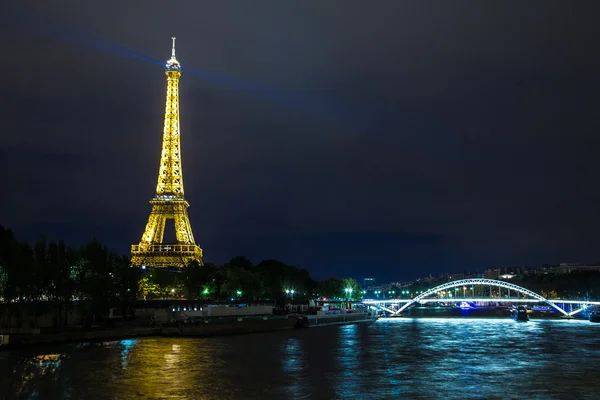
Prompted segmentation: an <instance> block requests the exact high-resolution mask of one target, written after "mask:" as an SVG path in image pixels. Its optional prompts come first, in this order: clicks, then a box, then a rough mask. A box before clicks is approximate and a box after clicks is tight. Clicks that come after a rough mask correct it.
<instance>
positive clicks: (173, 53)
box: [171, 36, 176, 58]
mask: <svg viewBox="0 0 600 400" xmlns="http://www.w3.org/2000/svg"><path fill="white" fill-rule="evenodd" d="M171 39H173V50H171V57H173V58H175V39H176V38H175V36H173V37H172V38H171Z"/></svg>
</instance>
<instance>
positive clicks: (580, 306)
mask: <svg viewBox="0 0 600 400" xmlns="http://www.w3.org/2000/svg"><path fill="white" fill-rule="evenodd" d="M476 285H477V286H489V287H490V296H489V297H485V296H484V297H475V296H474V295H473V296H471V297H467V296H466V289H467V288H466V287H467V286H470V288H469V291H471V293H473V294H474V290H473V287H474V286H476ZM460 287H462V288H463V296H462V297H459V296H452V292H450V294H448V296H447V297H442V298H440V297H436V298H430V296H432V295H439V294H440V293H442V294H443V293H444V292H445V291H447V290H448V289H453V288H460ZM492 287H496V288H499V294H498V296H497V297H493V296H492V290H491V288H492ZM501 289H506V290H507V294H508V296H505V297H502V291H501ZM456 290H458V289H456ZM511 291H513V292H514V293H519V294H520V295H522V297H512V298H511V297H510V295H511ZM527 296H528V297H529V298H527ZM431 301H436V302H462V301H467V302H469V301H471V302H485V301H488V302H502V303H545V304H547V305H548V306H550V307H552V308H554V309H555V310H557V311H558V312H560V313H562V314H563V315H564V316H566V317H570V316H573V315H575V314H577V313H579V312H581V311H583V310H585V309H586V308H587V307H589V306H591V305H595V306H598V305H600V301H587V300H563V299H560V300H555V299H553V300H549V299H546V298H545V297H543V296H540V295H539V294H537V293H535V292H532V291H531V290H528V289H525V288H524V287H521V286H518V285H515V284H512V283H509V282H504V281H498V280H495V279H485V278H472V279H461V280H458V281H452V282H447V283H444V284H442V285H439V286H436V287H434V288H432V289H429V290H427V291H425V292H423V293H421V294H419V295H418V296H415V297H414V298H412V299H387V300H374V299H370V300H363V304H368V305H373V306H375V307H378V308H381V309H382V310H384V311H387V312H389V313H390V314H396V315H397V314H400V313H401V312H402V311H404V310H406V309H407V308H408V307H410V306H411V305H413V304H417V303H426V302H431ZM389 304H396V305H398V306H400V305H401V304H402V305H401V306H400V307H399V308H397V309H392V308H390V307H389V306H388V305H389ZM559 304H561V305H563V307H560V306H559ZM567 305H568V307H569V308H570V311H566V310H565V308H566V307H565V306H567ZM573 305H575V306H576V307H575V310H573ZM394 308H395V307H394Z"/></svg>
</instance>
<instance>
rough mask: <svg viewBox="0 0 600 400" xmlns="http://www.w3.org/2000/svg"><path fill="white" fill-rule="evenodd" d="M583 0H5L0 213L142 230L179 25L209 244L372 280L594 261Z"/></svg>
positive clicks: (24, 234)
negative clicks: (167, 74)
mask: <svg viewBox="0 0 600 400" xmlns="http://www.w3.org/2000/svg"><path fill="white" fill-rule="evenodd" d="M50 3H51V4H50ZM84 3H85V4H86V5H84ZM492 3H493V4H492ZM595 3H597V2H594V1H590V2H583V1H582V2H565V1H539V2H534V1H532V2H500V1H498V2H491V1H474V2H461V1H439V2H429V1H400V0H393V1H383V0H379V1H375V2H368V1H349V0H344V1H342V0H339V1H322V0H319V1H302V2H300V1H296V2H292V1H290V2H286V1H252V2H250V1H214V2H199V1H197V0H193V1H192V0H190V1H177V2H166V1H159V0H144V1H114V0H110V1H107V0H104V1H101V2H100V1H99V2H81V1H75V0H71V1H67V0H62V1H53V2H40V1H23V0H19V1H13V2H4V4H3V5H2V6H0V50H1V52H2V56H0V77H1V78H0V116H1V123H2V127H1V128H0V129H1V135H0V178H1V179H2V191H1V193H2V195H1V196H0V225H5V226H7V227H10V228H12V229H13V230H14V231H15V232H16V234H17V235H18V237H19V238H21V239H24V240H35V239H36V237H37V236H38V235H40V234H46V235H47V236H48V237H49V238H63V239H65V240H66V241H67V242H69V243H71V244H81V243H84V242H86V241H88V240H89V239H90V238H91V237H92V236H96V237H98V238H99V239H101V240H102V241H104V242H105V243H107V244H108V245H109V246H111V247H114V248H116V249H117V250H119V251H122V252H129V249H130V245H131V244H134V243H135V244H137V243H138V242H139V240H140V237H141V234H142V231H143V228H144V226H145V224H146V221H147V218H148V215H149V212H150V205H149V204H148V201H149V200H150V199H151V198H152V197H153V195H154V191H155V187H156V179H157V173H158V162H159V156H160V148H161V136H162V124H163V117H164V115H163V112H164V101H165V87H166V83H165V82H166V81H165V78H166V77H165V75H164V71H163V68H162V66H161V64H163V63H164V61H165V60H166V59H167V58H169V56H170V47H171V36H177V58H178V59H179V61H180V62H181V63H182V65H183V68H184V69H183V75H182V77H181V81H180V100H181V129H182V146H183V177H184V185H185V190H186V198H187V200H188V201H189V202H190V204H191V207H190V208H189V210H188V211H189V215H190V220H191V223H192V228H193V231H194V235H195V238H196V241H197V242H198V244H199V245H200V247H202V248H203V249H204V254H205V261H208V262H215V263H222V262H225V261H226V260H228V259H229V258H230V257H232V256H235V255H245V256H247V257H249V258H250V259H251V260H253V261H255V262H258V261H260V260H262V259H267V258H276V259H280V260H282V261H284V262H287V263H289V264H293V265H296V266H298V267H302V268H307V269H308V270H309V271H311V273H312V274H313V276H314V277H316V278H325V277H328V276H330V275H338V276H339V275H350V276H354V277H356V278H359V279H361V278H363V277H365V276H374V277H376V278H378V279H379V280H380V281H389V280H403V279H409V278H414V277H418V276H423V275H427V274H429V273H439V272H444V271H448V272H454V271H461V270H464V269H466V270H476V269H477V270H479V271H482V270H483V269H485V268H489V267H497V266H501V265H531V264H538V263H558V262H594V261H598V260H600V248H599V246H598V244H599V236H600V235H599V233H598V232H599V228H600V187H599V185H598V175H599V171H600V167H599V166H598V163H599V160H598V158H599V157H598V156H599V154H600V139H599V138H600V112H599V109H600V104H599V103H600V102H599V100H598V93H599V92H600V78H599V71H600V55H599V54H600V53H599V51H598V50H599V47H598V43H600V37H599V36H600V35H599V30H600V28H599V27H598V21H597V15H598V11H599V10H598V8H600V7H598V6H597V5H596V4H595ZM586 4H587V5H589V7H587V8H586V6H585V5H586ZM168 5H171V8H167V6H168ZM594 6H595V9H592V7H594ZM157 61H158V62H157ZM169 237H174V234H171V235H167V239H168V238H169Z"/></svg>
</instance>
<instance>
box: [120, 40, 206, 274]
mask: <svg viewBox="0 0 600 400" xmlns="http://www.w3.org/2000/svg"><path fill="white" fill-rule="evenodd" d="M172 39H173V49H172V51H171V58H170V59H169V60H167V63H166V65H165V74H166V75H167V99H166V105H165V126H164V130H163V140H162V152H161V156H160V168H159V170H158V183H157V185H156V196H155V197H154V198H153V199H152V200H150V204H152V210H151V211H150V217H149V218H148V223H147V224H146V229H145V230H144V233H143V234H142V239H141V241H140V243H139V244H137V245H135V244H134V245H132V246H131V264H132V265H133V266H147V267H155V268H157V267H184V266H186V265H187V264H188V263H189V262H191V261H197V262H198V263H200V264H202V249H201V248H200V247H198V246H197V245H196V242H195V241H194V235H193V233H192V226H191V225H190V220H189V218H188V214H187V208H188V207H189V203H188V202H187V201H186V200H185V198H184V197H183V175H182V167H181V137H180V130H179V77H180V76H181V65H180V64H179V61H177V59H176V58H175V38H172ZM167 219H173V220H174V222H175V237H176V240H177V243H163V236H164V232H165V224H166V222H167Z"/></svg>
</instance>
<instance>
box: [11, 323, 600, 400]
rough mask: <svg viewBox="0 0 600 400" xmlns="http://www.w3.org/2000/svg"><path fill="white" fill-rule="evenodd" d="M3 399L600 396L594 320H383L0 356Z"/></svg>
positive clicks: (598, 334) (599, 347) (599, 335)
mask: <svg viewBox="0 0 600 400" xmlns="http://www.w3.org/2000/svg"><path fill="white" fill-rule="evenodd" d="M0 388H1V391H0V398H2V399H41V400H46V399H47V400H54V399H73V400H88V399H89V400H92V399H93V400H105V399H106V400H108V399H111V400H117V399H123V400H125V399H126V400H129V399H165V400H166V399H169V400H173V399H193V400H200V399H211V400H213V399H217V400H221V399H222V400H227V399H261V400H268V399H278V400H279V399H323V400H334V399H361V400H363V399H510V398H516V399H544V400H549V399H594V400H595V399H598V398H600V324H593V323H590V322H588V321H559V320H554V321H535V320H532V321H530V322H527V323H518V322H515V321H512V320H510V319H477V320H475V319H401V318H399V319H387V320H386V319H383V320H379V321H377V322H375V323H372V324H362V325H346V326H330V327H321V328H312V329H305V330H293V331H286V332H273V333H263V334H254V335H242V336H229V337H217V338H203V339H187V338H144V339H133V340H123V341H116V342H108V343H104V344H102V345H100V344H90V343H86V344H69V345H60V346H53V347H35V348H33V347H32V348H27V349H20V350H13V351H2V352H0Z"/></svg>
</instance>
